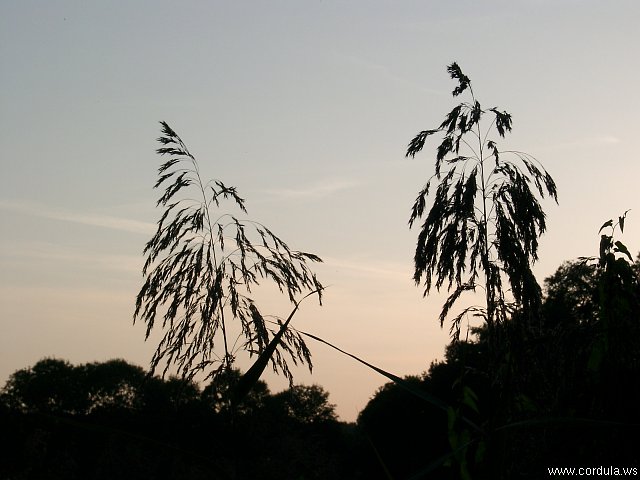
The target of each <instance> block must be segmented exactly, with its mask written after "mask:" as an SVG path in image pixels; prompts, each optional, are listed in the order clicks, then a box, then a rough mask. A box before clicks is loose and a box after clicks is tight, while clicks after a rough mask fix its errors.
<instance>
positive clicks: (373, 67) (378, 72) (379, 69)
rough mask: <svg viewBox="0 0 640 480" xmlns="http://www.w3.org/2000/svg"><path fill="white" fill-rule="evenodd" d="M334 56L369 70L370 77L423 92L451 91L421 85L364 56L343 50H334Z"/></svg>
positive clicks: (440, 92)
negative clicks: (357, 55)
mask: <svg viewBox="0 0 640 480" xmlns="http://www.w3.org/2000/svg"><path fill="white" fill-rule="evenodd" d="M334 56H335V57H336V58H339V59H341V60H343V61H345V62H347V63H348V64H350V65H353V66H354V67H356V68H359V69H362V70H366V71H367V72H368V75H367V76H368V77H371V76H372V75H373V76H374V77H378V78H381V79H384V80H388V81H391V82H394V83H399V84H401V85H402V86H403V87H410V88H412V89H415V90H416V91H419V92H423V93H429V94H434V95H448V93H449V92H447V91H444V90H437V89H434V88H428V87H425V86H424V85H420V84H418V83H416V82H415V81H412V80H410V79H409V78H407V77H405V76H401V75H398V74H397V73H395V72H393V71H391V69H390V68H389V67H387V66H385V65H381V64H379V63H376V62H372V61H370V60H367V59H364V58H362V57H356V56H353V55H347V54H345V53H341V52H334Z"/></svg>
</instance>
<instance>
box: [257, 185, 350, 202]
mask: <svg viewBox="0 0 640 480" xmlns="http://www.w3.org/2000/svg"><path fill="white" fill-rule="evenodd" d="M358 186H360V183H359V182H356V181H353V180H326V181H323V182H318V183H314V184H311V185H308V186H305V187H301V188H276V189H269V190H266V193H268V194H269V195H272V196H274V197H278V198H281V199H287V200H291V199H317V198H324V197H328V196H330V195H333V194H335V193H337V192H340V191H344V190H350V189H352V188H355V187H358Z"/></svg>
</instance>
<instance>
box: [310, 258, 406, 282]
mask: <svg viewBox="0 0 640 480" xmlns="http://www.w3.org/2000/svg"><path fill="white" fill-rule="evenodd" d="M322 260H323V263H324V264H325V265H326V266H327V267H328V268H334V269H337V270H342V271H346V272H350V273H351V274H356V275H365V276H368V277H371V276H374V277H376V278H381V277H382V278H387V279H395V280H400V281H410V280H411V275H412V272H411V269H410V267H407V265H401V264H395V263H390V262H380V261H370V262H369V261H363V260H350V259H344V258H335V257H324V256H323V257H322Z"/></svg>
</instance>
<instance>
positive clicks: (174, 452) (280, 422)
mask: <svg viewBox="0 0 640 480" xmlns="http://www.w3.org/2000/svg"><path fill="white" fill-rule="evenodd" d="M87 372H90V374H87ZM96 372H97V373H96ZM144 373H145V372H144V371H143V370H142V369H141V368H140V367H137V366H133V365H130V364H128V363H126V362H124V361H121V360H114V361H109V362H104V363H92V364H87V365H79V366H73V365H71V364H69V363H68V362H65V361H62V360H55V359H45V360H42V361H40V362H38V363H37V364H36V365H34V366H33V367H32V368H28V369H23V370H19V371H17V372H15V373H14V374H13V375H12V376H11V378H10V380H9V381H8V382H7V384H6V385H5V387H4V388H3V389H2V391H1V393H0V478H20V479H40V478H47V479H65V480H66V479H74V478H78V479H103V478H104V479H107V478H122V479H129V478H131V479H134V478H135V479H163V478H171V479H190V480H191V479H200V478H202V479H205V478H206V479H221V480H222V479H255V478H260V479H274V480H275V479H282V478H285V479H287V478H291V479H298V478H309V479H327V478H331V479H357V478H364V477H362V476H361V474H360V473H359V472H360V471H361V465H362V461H361V452H362V451H363V446H362V442H361V439H360V437H359V435H358V433H357V431H356V430H355V427H354V426H353V425H347V424H343V423H340V422H338V421H337V420H336V415H335V412H334V406H333V405H331V404H330V403H329V401H328V394H327V392H325V391H324V390H323V389H322V388H321V387H319V386H310V387H306V386H302V385H297V386H294V387H292V388H291V389H290V390H285V391H283V392H281V393H278V394H276V395H271V394H270V392H269V390H268V388H267V386H266V384H264V383H263V382H259V384H258V385H257V388H254V389H253V390H252V392H251V394H250V396H249V398H248V399H247V400H246V401H245V402H244V404H243V406H244V407H243V408H241V409H237V410H235V411H234V412H233V415H230V414H229V410H228V408H227V407H228V405H229V402H230V399H229V395H231V394H232V392H233V387H234V385H235V384H236V383H237V381H238V380H239V378H241V373H240V372H239V371H237V370H230V371H228V372H223V373H221V375H220V376H219V378H218V381H216V382H211V383H210V384H209V385H208V386H207V387H205V388H204V390H202V391H201V390H200V388H199V387H198V385H196V384H194V383H191V382H185V381H184V380H178V379H176V378H172V379H168V380H164V379H162V378H159V377H147V376H145V374H144ZM139 374H141V375H139ZM61 379H64V380H65V381H66V382H67V383H66V384H65V385H66V386H73V393H74V395H76V396H77V397H78V399H80V403H82V405H83V407H82V408H79V407H78V402H77V401H73V402H72V401H71V399H70V397H71V395H67V396H64V397H63V396H62V393H65V385H60V384H59V383H58V382H59V381H60V380H61ZM70 392H71V390H70ZM96 392H99V395H96ZM125 393H126V394H125ZM239 445H241V446H242V448H238V446H239Z"/></svg>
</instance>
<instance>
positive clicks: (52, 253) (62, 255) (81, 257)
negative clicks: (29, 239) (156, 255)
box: [0, 243, 143, 273]
mask: <svg viewBox="0 0 640 480" xmlns="http://www.w3.org/2000/svg"><path fill="white" fill-rule="evenodd" d="M3 254H5V255H6V256H7V257H8V258H10V259H11V260H12V261H28V262H36V263H38V264H42V262H54V263H60V264H63V265H65V266H66V267H69V266H75V267H78V266H86V267H89V268H91V269H95V270H108V271H120V272H127V273H139V272H140V271H141V269H142V264H143V258H142V256H140V255H114V254H105V253H96V252H83V251H78V250H76V249H74V250H71V249H67V248H64V247H61V246H58V245H54V244H48V243H33V244H29V245H9V246H3ZM0 258H2V257H1V256H0Z"/></svg>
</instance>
